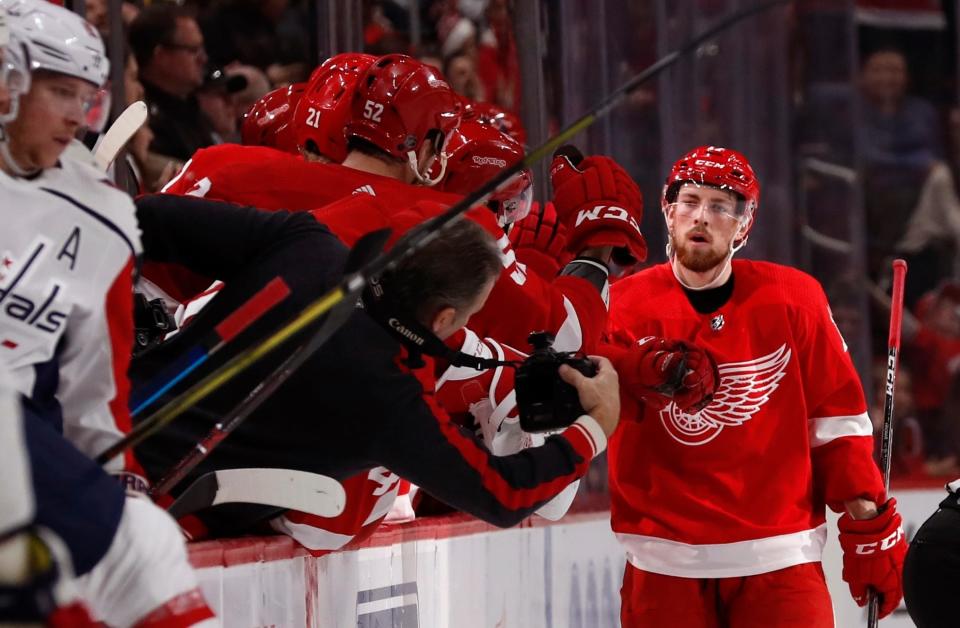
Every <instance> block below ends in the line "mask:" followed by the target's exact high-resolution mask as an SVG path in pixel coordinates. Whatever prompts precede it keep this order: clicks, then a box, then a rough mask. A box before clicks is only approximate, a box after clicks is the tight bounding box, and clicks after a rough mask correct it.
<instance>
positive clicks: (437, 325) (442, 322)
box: [430, 305, 457, 338]
mask: <svg viewBox="0 0 960 628" xmlns="http://www.w3.org/2000/svg"><path fill="white" fill-rule="evenodd" d="M456 320H457V310H456V309H455V308H453V307H451V306H449V305H448V306H446V307H443V308H440V309H439V310H437V313H436V314H434V315H433V322H432V323H430V329H431V330H432V331H433V333H435V334H436V335H438V336H440V337H441V338H442V337H443V334H444V332H445V331H447V330H448V329H450V327H452V326H453V323H454V321H456Z"/></svg>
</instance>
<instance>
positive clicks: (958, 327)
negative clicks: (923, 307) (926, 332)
mask: <svg viewBox="0 0 960 628" xmlns="http://www.w3.org/2000/svg"><path fill="white" fill-rule="evenodd" d="M927 322H928V324H929V325H930V327H931V328H932V329H934V330H935V331H937V332H938V333H941V334H943V335H944V336H950V337H953V338H960V303H957V302H956V301H954V300H953V299H951V298H948V297H940V298H938V299H937V300H936V302H935V303H934V305H933V307H932V308H930V314H929V315H928V318H927Z"/></svg>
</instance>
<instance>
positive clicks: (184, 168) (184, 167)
mask: <svg viewBox="0 0 960 628" xmlns="http://www.w3.org/2000/svg"><path fill="white" fill-rule="evenodd" d="M192 163H193V159H192V158H191V159H188V160H187V163H185V164H183V165H182V166H181V167H180V172H178V173H177V176H175V177H173V178H172V179H170V180H169V181H168V182H167V184H166V185H165V186H163V187H162V188H160V193H161V194H165V193H166V191H167V190H169V189H170V188H172V187H173V186H174V185H176V183H177V181H179V180H180V178H181V177H183V175H185V174H186V173H187V170H189V169H190V164H192Z"/></svg>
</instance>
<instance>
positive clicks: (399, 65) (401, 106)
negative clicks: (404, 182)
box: [346, 54, 461, 185]
mask: <svg viewBox="0 0 960 628" xmlns="http://www.w3.org/2000/svg"><path fill="white" fill-rule="evenodd" d="M460 112H461V104H460V98H459V97H458V96H457V95H456V93H454V91H453V90H452V89H450V86H449V85H447V83H446V81H444V80H443V77H442V75H441V74H440V72H439V71H437V70H436V69H435V68H433V67H431V66H428V65H425V64H423V63H420V62H419V61H417V60H416V59H414V58H412V57H408V56H406V55H400V54H391V55H385V56H383V57H380V58H379V59H377V61H376V62H374V63H373V64H372V65H371V66H370V67H369V68H367V70H366V71H365V72H364V73H363V74H362V75H361V76H360V81H359V82H358V84H357V86H356V89H355V90H354V93H353V100H352V103H351V118H350V122H349V123H348V124H347V127H346V128H347V137H348V138H350V137H357V138H360V139H363V140H366V141H367V142H370V143H371V144H373V145H374V146H376V147H378V148H379V149H380V150H382V151H384V152H385V153H387V154H389V155H391V156H393V157H395V158H397V159H401V160H406V161H408V162H412V163H411V165H412V166H413V167H414V171H415V172H416V174H417V175H418V178H420V179H421V180H422V181H424V182H425V183H428V184H429V185H432V184H434V183H436V181H435V180H432V179H426V178H425V177H424V173H420V172H419V170H418V169H417V168H416V166H415V164H416V156H417V152H418V151H419V150H420V147H421V146H422V145H423V142H424V141H425V140H426V139H428V138H434V137H435V138H436V146H437V149H438V150H440V149H441V148H442V146H443V141H444V138H446V137H448V136H449V135H450V133H451V132H452V131H453V130H454V129H455V128H457V125H459V124H460ZM440 160H441V165H442V162H443V161H444V158H443V154H442V153H441V155H440ZM431 181H432V183H431Z"/></svg>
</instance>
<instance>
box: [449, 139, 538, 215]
mask: <svg viewBox="0 0 960 628" xmlns="http://www.w3.org/2000/svg"><path fill="white" fill-rule="evenodd" d="M444 152H445V153H446V154H447V173H446V176H445V177H444V178H443V180H442V181H441V182H440V183H439V184H438V185H437V188H438V189H440V190H443V191H444V192H451V193H453V194H461V195H466V194H469V193H470V192H473V191H474V190H476V189H477V188H479V187H480V186H481V185H483V184H484V183H486V182H487V181H489V180H490V179H492V178H493V177H495V176H496V175H497V174H498V173H499V172H500V171H501V170H503V169H504V168H507V167H508V166H512V165H513V164H515V163H517V162H518V161H521V160H522V159H523V147H522V146H520V144H519V143H518V142H517V141H516V140H515V139H513V138H512V137H510V136H509V135H507V134H506V133H502V132H500V131H498V130H497V129H496V128H495V127H493V126H491V125H489V124H484V123H481V122H477V121H474V120H471V121H465V122H463V123H461V124H460V126H459V127H458V128H457V129H456V130H455V131H453V132H452V133H451V134H450V139H448V140H447V143H446V146H445V147H444ZM438 170H439V164H437V163H436V162H434V165H433V168H431V171H430V174H431V175H433V176H436V175H437V174H438ZM532 183H533V175H532V174H531V173H530V170H528V169H524V170H522V171H521V172H519V173H517V174H516V175H514V176H513V177H511V178H510V179H508V180H507V181H506V182H505V183H504V184H503V185H501V186H500V187H499V188H497V190H496V192H494V193H493V194H491V195H490V201H491V202H493V203H494V204H495V207H494V210H495V211H496V213H497V219H498V220H499V222H500V226H503V225H507V224H510V223H512V222H516V221H518V220H522V219H523V218H526V216H527V214H529V213H530V205H531V202H532V200H533V185H532Z"/></svg>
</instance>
